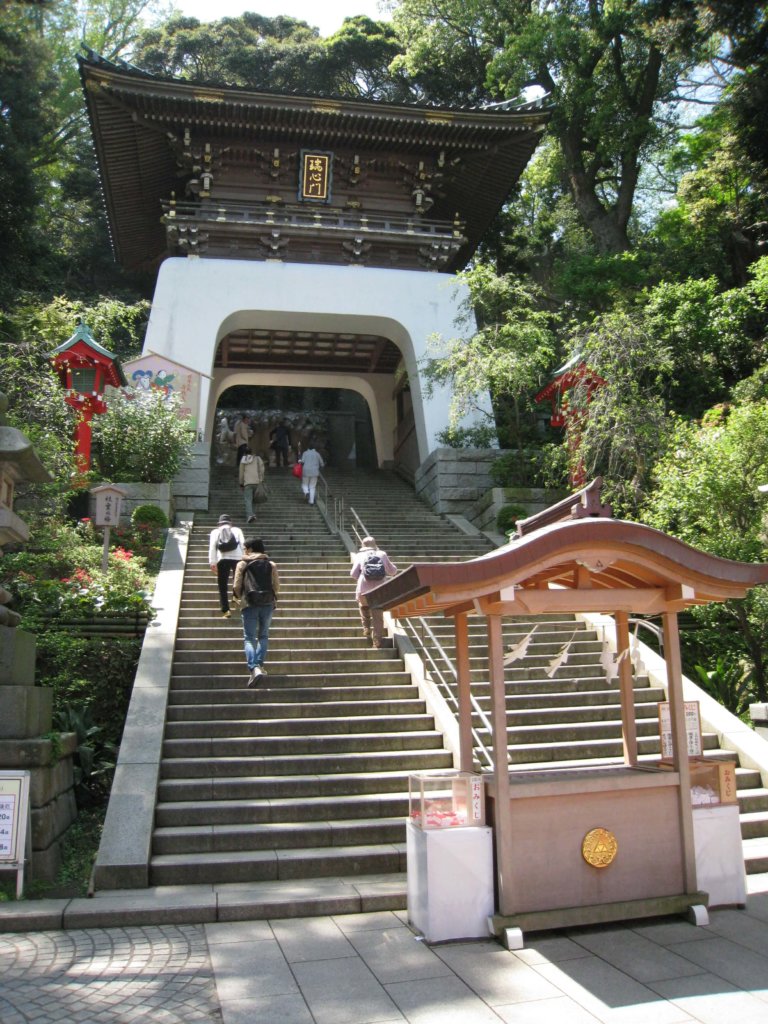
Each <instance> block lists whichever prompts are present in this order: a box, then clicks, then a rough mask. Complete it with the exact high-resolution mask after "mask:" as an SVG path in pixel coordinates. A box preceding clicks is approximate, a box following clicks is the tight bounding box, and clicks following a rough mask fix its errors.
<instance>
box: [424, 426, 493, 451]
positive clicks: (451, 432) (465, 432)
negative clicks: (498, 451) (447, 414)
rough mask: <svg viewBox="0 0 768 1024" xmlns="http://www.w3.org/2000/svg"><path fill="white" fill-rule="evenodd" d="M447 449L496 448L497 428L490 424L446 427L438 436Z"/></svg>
mask: <svg viewBox="0 0 768 1024" xmlns="http://www.w3.org/2000/svg"><path fill="white" fill-rule="evenodd" d="M437 440H438V441H439V442H440V444H442V445H445V447H446V448H494V447H495V446H496V444H497V443H498V435H497V433H496V428H495V427H494V426H490V425H488V424H480V425H476V426H474V427H446V429H445V430H441V431H440V433H439V434H438V435H437Z"/></svg>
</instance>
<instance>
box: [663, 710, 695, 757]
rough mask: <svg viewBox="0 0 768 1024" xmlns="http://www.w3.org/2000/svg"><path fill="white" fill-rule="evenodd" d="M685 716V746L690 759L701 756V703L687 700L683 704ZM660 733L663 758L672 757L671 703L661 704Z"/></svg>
mask: <svg viewBox="0 0 768 1024" xmlns="http://www.w3.org/2000/svg"><path fill="white" fill-rule="evenodd" d="M683 710H684V715H685V745H686V748H687V754H688V756H689V757H700V756H701V749H702V743H701V717H700V715H699V702H698V701H697V700H687V701H685V703H684V704H683ZM659 733H660V736H661V756H662V757H672V756H673V751H672V718H671V716H670V713H669V701H663V702H662V703H660V704H659Z"/></svg>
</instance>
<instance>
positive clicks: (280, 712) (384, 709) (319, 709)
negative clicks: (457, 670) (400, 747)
mask: <svg viewBox="0 0 768 1024" xmlns="http://www.w3.org/2000/svg"><path fill="white" fill-rule="evenodd" d="M237 692H238V693H241V691H240V690H238V691H237ZM243 697H244V699H243V701H241V702H235V701H234V700H233V701H231V702H230V703H228V704H172V705H171V706H170V707H169V708H168V716H167V719H168V733H167V735H169V736H170V735H172V732H171V730H172V729H173V728H175V727H176V725H177V724H179V723H184V722H193V723H199V724H202V726H203V727H205V725H206V724H210V726H211V729H215V728H216V723H217V722H218V721H219V720H226V721H229V722H238V723H239V728H242V723H243V722H244V721H247V722H249V723H253V724H254V725H255V727H256V728H258V729H262V728H265V726H264V725H262V722H264V721H265V720H268V719H273V718H276V719H279V720H280V721H281V722H283V723H284V724H285V723H286V722H287V721H288V720H289V719H290V720H291V721H292V722H293V723H294V727H295V728H296V729H297V730H302V729H303V719H305V718H309V720H310V721H313V722H319V721H321V720H322V717H323V716H327V717H328V718H331V719H335V718H336V717H337V716H345V717H343V718H340V719H339V721H343V722H347V721H350V722H355V721H356V720H357V719H359V718H363V719H365V718H367V717H370V718H371V719H372V720H375V719H377V718H382V717H384V718H388V719H389V720H390V728H394V720H395V719H396V720H397V721H398V722H399V721H400V720H401V719H403V720H404V721H408V720H413V721H419V722H421V721H422V719H423V717H426V718H430V716H428V715H427V716H423V715H422V712H423V711H424V702H423V701H421V700H419V699H413V698H404V699H402V700H377V701H352V700H350V701H334V702H333V703H323V704H314V705H313V704H305V703H297V702H294V703H287V702H281V703H272V704H268V703H266V702H264V701H262V702H260V703H259V709H258V711H259V714H258V718H257V719H255V718H254V715H253V701H252V700H251V699H250V693H247V694H244V695H243ZM369 712H370V715H369ZM430 720H431V718H430ZM233 731H234V727H233Z"/></svg>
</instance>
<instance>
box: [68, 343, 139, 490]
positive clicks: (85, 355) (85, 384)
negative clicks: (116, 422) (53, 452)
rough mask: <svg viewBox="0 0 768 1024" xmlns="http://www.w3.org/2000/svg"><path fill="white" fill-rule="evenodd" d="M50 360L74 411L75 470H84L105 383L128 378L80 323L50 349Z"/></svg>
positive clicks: (101, 409)
mask: <svg viewBox="0 0 768 1024" xmlns="http://www.w3.org/2000/svg"><path fill="white" fill-rule="evenodd" d="M51 362H52V363H53V368H54V369H55V371H56V373H57V374H58V377H59V381H60V382H61V386H62V388H63V389H64V393H65V394H64V401H65V402H66V403H67V405H69V406H71V408H73V409H74V410H75V412H76V413H77V425H76V427H75V460H76V462H77V468H78V472H79V473H83V474H84V473H87V472H88V470H89V469H90V468H91V420H92V419H93V417H94V415H99V414H101V413H103V412H106V409H107V403H106V402H105V401H104V391H105V388H106V387H107V385H108V384H109V385H111V386H112V387H113V388H118V387H125V386H126V385H127V383H128V381H127V380H126V377H125V374H124V373H123V368H122V366H121V365H120V361H119V360H118V358H117V356H116V355H114V354H113V353H112V352H109V351H107V349H105V348H104V347H103V346H102V345H100V344H99V343H98V341H96V339H95V338H94V337H93V335H92V334H91V332H90V331H89V329H88V327H87V326H86V325H85V324H83V323H81V324H78V327H77V330H76V331H75V333H74V334H73V335H72V337H71V338H69V339H68V340H67V341H65V342H64V343H63V344H62V345H59V347H58V348H56V349H54V350H53V352H52V353H51Z"/></svg>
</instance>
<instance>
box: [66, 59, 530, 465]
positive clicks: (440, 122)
mask: <svg viewBox="0 0 768 1024" xmlns="http://www.w3.org/2000/svg"><path fill="white" fill-rule="evenodd" d="M80 71H81V77H82V81H83V86H84V90H85V96H86V103H87V109H88V114H89V118H90V123H91V128H92V132H93V137H94V141H95V146H96V153H97V157H98V163H99V170H100V174H101V181H102V187H103V190H104V195H105V202H106V208H107V216H108V221H109V228H110V232H111V237H112V243H113V248H114V252H115V256H116V258H117V260H118V261H119V262H120V263H121V264H122V265H123V266H124V267H125V268H126V269H127V270H129V271H145V272H146V271H153V272H154V271H158V278H157V284H156V289H155V294H154V299H153V304H152V313H151V317H150V322H149V328H148V331H147V336H146V339H145V345H144V352H145V353H154V354H158V355H161V356H163V357H165V358H167V359H168V360H172V361H173V362H174V363H176V364H178V365H181V366H184V367H188V368H190V369H192V370H194V371H195V372H196V373H198V374H199V375H200V409H199V410H198V416H197V422H198V424H199V425H200V428H201V431H202V439H203V442H204V443H205V444H207V445H210V441H211V438H212V434H213V428H214V415H215V409H216V405H217V402H218V400H219V398H220V396H221V395H222V394H223V393H224V392H225V391H226V390H227V389H228V388H230V387H232V386H234V385H291V386H296V387H322V388H340V389H351V390H353V391H355V392H357V393H358V394H359V395H362V396H363V398H364V399H365V401H366V402H367V404H368V408H369V410H370V414H371V421H372V428H373V435H374V441H375V447H376V462H377V464H378V465H380V466H383V465H398V466H399V467H400V468H401V469H403V470H404V471H405V472H406V473H407V474H413V473H414V472H415V471H416V470H417V469H418V467H419V466H420V465H421V464H422V463H423V461H424V460H425V459H426V458H427V456H428V455H429V454H430V452H431V451H432V450H433V449H434V448H435V447H436V446H437V441H436V436H437V434H439V432H440V431H442V430H443V429H445V427H446V426H447V425H448V410H449V399H450V395H449V394H448V392H447V390H446V389H440V388H438V389H436V390H435V392H434V393H433V394H431V395H430V396H429V397H427V396H426V395H425V394H424V393H423V390H422V387H421V384H420V373H419V363H420V361H421V360H423V359H424V357H425V356H426V355H427V352H428V343H429V341H430V339H431V338H433V337H435V336H440V337H442V338H445V339H447V338H451V337H453V336H455V335H456V333H457V328H456V319H457V316H458V314H459V312H460V310H461V307H462V301H463V299H464V298H465V297H466V291H465V289H463V288H462V287H460V286H459V284H458V282H457V280H456V278H455V276H454V275H455V273H456V271H458V270H461V269H462V268H463V267H464V266H465V265H466V263H467V261H468V260H469V258H470V257H471V255H472V253H473V252H474V251H475V249H476V247H477V246H478V244H479V242H480V240H481V238H482V237H483V234H484V233H485V232H486V230H487V229H488V227H489V226H490V224H491V222H492V221H493V219H494V217H495V216H496V215H497V213H498V212H499V210H500V208H501V207H502V205H503V203H504V201H505V200H506V198H507V196H508V195H509V193H510V191H511V189H512V188H513V186H514V185H515V183H516V181H517V180H518V178H519V176H520V174H521V173H522V171H523V169H524V168H525V165H526V163H527V162H528V160H529V158H530V156H531V154H532V153H533V151H534V149H535V147H536V144H537V142H538V140H539V139H540V137H541V134H542V132H543V130H544V128H545V125H546V121H547V117H548V114H547V110H546V107H545V106H543V105H542V104H541V102H540V101H536V102H533V103H527V104H521V105H514V104H510V103H503V104H496V105H493V106H492V107H487V108H462V109H453V108H447V107H439V106H428V105H396V104H392V103H385V102H379V101H371V100H362V99H360V100H350V99H343V100H342V99H333V98H322V97H318V96H297V95H281V94H277V93H272V92H269V91H266V90H264V91H258V92H257V91H253V90H248V89H242V88H229V87H227V88H218V87H216V88H213V87H209V86H205V85H200V84H195V83H193V82H188V81H179V80H165V79H160V78H158V77H155V76H153V75H150V74H147V73H145V72H142V71H139V70H138V69H137V68H134V67H132V66H130V65H126V64H119V65H118V64H114V63H111V62H109V61H106V60H104V59H102V58H100V57H97V56H95V55H92V54H91V55H89V56H88V57H83V58H81V59H80Z"/></svg>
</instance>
